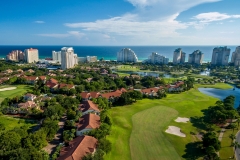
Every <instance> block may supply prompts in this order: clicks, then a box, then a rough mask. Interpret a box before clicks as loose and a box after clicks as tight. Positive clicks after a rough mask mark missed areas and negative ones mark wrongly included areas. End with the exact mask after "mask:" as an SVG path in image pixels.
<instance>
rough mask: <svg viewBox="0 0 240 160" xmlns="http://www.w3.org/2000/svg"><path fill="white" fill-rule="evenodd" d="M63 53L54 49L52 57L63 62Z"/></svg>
mask: <svg viewBox="0 0 240 160" xmlns="http://www.w3.org/2000/svg"><path fill="white" fill-rule="evenodd" d="M61 54H62V53H61V51H57V52H56V51H52V59H53V60H54V61H57V62H58V63H60V64H61V56H62V55H61Z"/></svg>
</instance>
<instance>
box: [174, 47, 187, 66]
mask: <svg viewBox="0 0 240 160" xmlns="http://www.w3.org/2000/svg"><path fill="white" fill-rule="evenodd" d="M185 57H186V53H185V52H183V51H182V49H181V48H178V49H176V50H175V51H174V52H173V64H180V63H181V64H183V63H185Z"/></svg>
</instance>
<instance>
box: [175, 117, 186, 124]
mask: <svg viewBox="0 0 240 160" xmlns="http://www.w3.org/2000/svg"><path fill="white" fill-rule="evenodd" d="M175 122H182V123H187V122H189V118H184V117H178V118H177V119H176V120H175Z"/></svg>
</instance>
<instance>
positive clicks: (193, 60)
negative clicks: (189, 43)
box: [188, 50, 204, 65]
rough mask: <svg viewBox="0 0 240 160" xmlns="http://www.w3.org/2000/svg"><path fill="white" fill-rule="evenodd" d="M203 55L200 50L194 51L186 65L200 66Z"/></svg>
mask: <svg viewBox="0 0 240 160" xmlns="http://www.w3.org/2000/svg"><path fill="white" fill-rule="evenodd" d="M203 55H204V54H203V53H202V52H201V51H200V50H196V51H194V52H193V53H192V54H189V57H188V63H190V64H197V65H201V64H202V61H203Z"/></svg>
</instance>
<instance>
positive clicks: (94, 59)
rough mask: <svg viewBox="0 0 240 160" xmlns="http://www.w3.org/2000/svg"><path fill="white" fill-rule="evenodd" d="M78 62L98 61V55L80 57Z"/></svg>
mask: <svg viewBox="0 0 240 160" xmlns="http://www.w3.org/2000/svg"><path fill="white" fill-rule="evenodd" d="M78 62H82V63H86V62H88V63H91V62H97V56H87V57H78Z"/></svg>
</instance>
